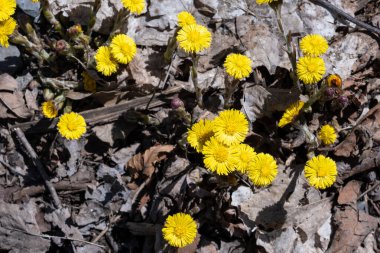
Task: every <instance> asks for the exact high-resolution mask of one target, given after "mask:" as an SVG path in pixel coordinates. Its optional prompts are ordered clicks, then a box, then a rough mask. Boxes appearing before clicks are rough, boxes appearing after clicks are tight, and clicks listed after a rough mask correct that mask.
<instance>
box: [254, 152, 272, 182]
mask: <svg viewBox="0 0 380 253" xmlns="http://www.w3.org/2000/svg"><path fill="white" fill-rule="evenodd" d="M247 173H248V177H249V179H250V180H251V181H252V183H253V184H254V185H256V186H267V185H270V184H271V183H272V182H273V180H274V179H275V178H276V176H277V164H276V161H275V160H274V158H273V156H271V155H269V154H264V153H259V154H257V155H255V156H254V158H253V160H252V162H251V165H250V166H249V168H248V170H247Z"/></svg>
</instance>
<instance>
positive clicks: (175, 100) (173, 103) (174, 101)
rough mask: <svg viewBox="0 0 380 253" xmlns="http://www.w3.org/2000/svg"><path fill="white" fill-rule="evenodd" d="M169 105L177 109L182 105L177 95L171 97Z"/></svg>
mask: <svg viewBox="0 0 380 253" xmlns="http://www.w3.org/2000/svg"><path fill="white" fill-rule="evenodd" d="M170 105H171V107H172V109H178V108H180V107H183V106H184V104H183V101H182V100H181V99H180V98H178V97H175V98H173V99H172V101H171V103H170Z"/></svg>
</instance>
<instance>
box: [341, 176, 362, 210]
mask: <svg viewBox="0 0 380 253" xmlns="http://www.w3.org/2000/svg"><path fill="white" fill-rule="evenodd" d="M360 186H361V183H360V182H359V181H356V180H352V181H350V182H348V183H347V184H346V185H345V186H344V187H343V189H342V190H340V192H339V197H338V204H340V205H343V204H349V203H352V202H353V203H356V199H357V198H358V196H359V193H360Z"/></svg>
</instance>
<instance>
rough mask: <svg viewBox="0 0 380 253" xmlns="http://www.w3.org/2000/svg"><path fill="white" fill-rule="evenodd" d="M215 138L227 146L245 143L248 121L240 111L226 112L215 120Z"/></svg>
mask: <svg viewBox="0 0 380 253" xmlns="http://www.w3.org/2000/svg"><path fill="white" fill-rule="evenodd" d="M214 132H215V137H216V139H217V140H218V141H220V142H221V143H224V144H225V145H227V146H231V145H236V144H239V143H241V142H243V141H244V139H245V137H246V136H247V134H248V120H247V118H246V117H245V115H244V114H243V113H242V112H241V111H238V110H233V109H231V110H225V111H223V112H221V113H220V114H219V116H218V117H217V118H215V119H214Z"/></svg>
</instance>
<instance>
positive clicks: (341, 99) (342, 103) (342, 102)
mask: <svg viewBox="0 0 380 253" xmlns="http://www.w3.org/2000/svg"><path fill="white" fill-rule="evenodd" d="M338 102H339V104H340V106H342V107H346V106H347V105H348V102H349V101H348V97H346V96H340V97H339V98H338Z"/></svg>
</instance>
